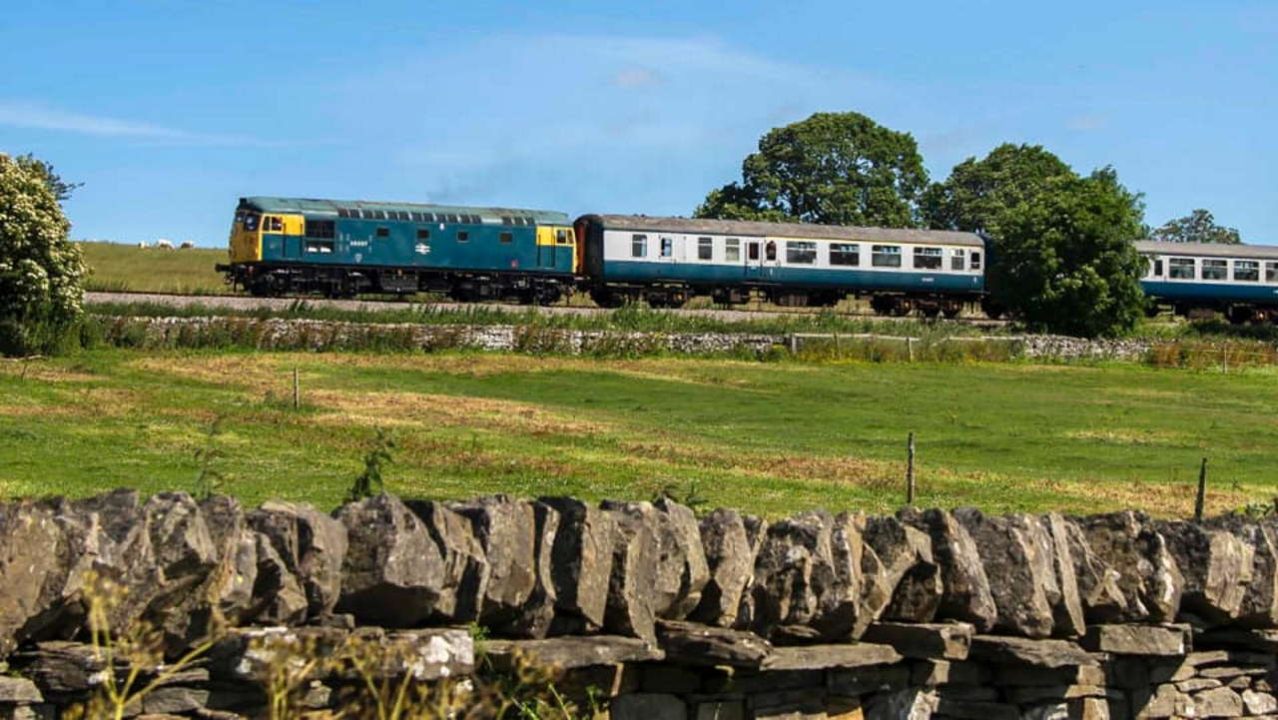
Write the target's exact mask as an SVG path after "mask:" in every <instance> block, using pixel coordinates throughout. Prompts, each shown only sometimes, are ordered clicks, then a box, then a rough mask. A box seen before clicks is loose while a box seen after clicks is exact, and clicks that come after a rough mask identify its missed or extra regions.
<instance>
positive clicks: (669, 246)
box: [661, 237, 674, 257]
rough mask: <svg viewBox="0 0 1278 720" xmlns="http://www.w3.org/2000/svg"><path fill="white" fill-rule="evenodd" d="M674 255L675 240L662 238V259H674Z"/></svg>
mask: <svg viewBox="0 0 1278 720" xmlns="http://www.w3.org/2000/svg"><path fill="white" fill-rule="evenodd" d="M673 255H674V238H672V237H662V238H661V257H672V256H673Z"/></svg>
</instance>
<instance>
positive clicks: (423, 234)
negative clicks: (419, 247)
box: [417, 228, 430, 240]
mask: <svg viewBox="0 0 1278 720" xmlns="http://www.w3.org/2000/svg"><path fill="white" fill-rule="evenodd" d="M417 239H418V240H429V239H430V231H429V230H427V229H426V228H417Z"/></svg>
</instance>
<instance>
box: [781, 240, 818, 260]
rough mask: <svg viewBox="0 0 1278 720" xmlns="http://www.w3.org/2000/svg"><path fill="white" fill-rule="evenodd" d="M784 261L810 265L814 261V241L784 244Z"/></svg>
mask: <svg viewBox="0 0 1278 720" xmlns="http://www.w3.org/2000/svg"><path fill="white" fill-rule="evenodd" d="M785 261H786V262H787V263H789V264H791V265H811V264H813V263H815V262H816V243H814V242H795V241H793V240H791V241H789V242H787V243H786V244H785Z"/></svg>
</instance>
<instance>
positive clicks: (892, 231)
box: [589, 215, 985, 247]
mask: <svg viewBox="0 0 1278 720" xmlns="http://www.w3.org/2000/svg"><path fill="white" fill-rule="evenodd" d="M589 217H594V218H598V219H599V221H600V222H601V223H602V224H603V226H604V227H605V228H607V229H609V230H633V231H636V232H670V233H681V234H687V235H695V234H712V235H738V236H742V237H750V236H756V237H763V236H771V237H785V238H812V239H822V240H860V241H865V242H885V243H902V244H913V245H921V244H929V245H964V246H971V247H984V246H985V241H984V240H982V239H981V236H980V235H977V234H976V233H970V232H955V231H952V230H918V229H914V228H877V227H853V226H844V225H815V224H812V223H777V222H758V221H744V220H710V219H703V218H681V217H649V216H647V215H594V216H589Z"/></svg>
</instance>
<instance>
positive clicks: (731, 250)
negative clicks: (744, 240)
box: [723, 238, 741, 262]
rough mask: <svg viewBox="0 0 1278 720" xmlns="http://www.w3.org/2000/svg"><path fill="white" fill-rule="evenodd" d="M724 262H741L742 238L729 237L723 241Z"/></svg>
mask: <svg viewBox="0 0 1278 720" xmlns="http://www.w3.org/2000/svg"><path fill="white" fill-rule="evenodd" d="M723 260H724V262H741V240H740V239H739V238H728V239H727V240H724V241H723Z"/></svg>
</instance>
